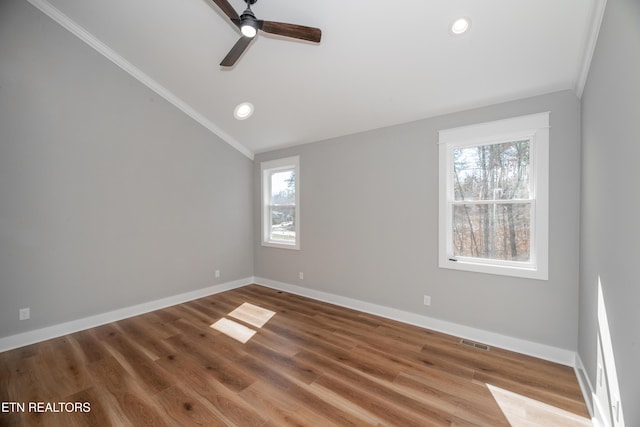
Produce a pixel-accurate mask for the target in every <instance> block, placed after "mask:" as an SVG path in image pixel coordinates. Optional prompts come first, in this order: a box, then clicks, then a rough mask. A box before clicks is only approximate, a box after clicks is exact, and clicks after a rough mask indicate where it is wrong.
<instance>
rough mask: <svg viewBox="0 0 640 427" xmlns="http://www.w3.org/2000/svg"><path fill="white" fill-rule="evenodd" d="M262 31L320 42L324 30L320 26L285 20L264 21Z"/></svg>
mask: <svg viewBox="0 0 640 427" xmlns="http://www.w3.org/2000/svg"><path fill="white" fill-rule="evenodd" d="M262 31H264V32H265V33H271V34H277V35H280V36H285V37H291V38H294V39H300V40H307V41H310V42H316V43H320V38H321V37H322V31H321V30H320V28H313V27H305V26H303V25H295V24H285V23H283V22H273V21H264V22H263V23H262Z"/></svg>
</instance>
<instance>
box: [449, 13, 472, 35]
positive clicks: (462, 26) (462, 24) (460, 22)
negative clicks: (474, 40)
mask: <svg viewBox="0 0 640 427" xmlns="http://www.w3.org/2000/svg"><path fill="white" fill-rule="evenodd" d="M469 28H471V19H469V18H466V17H462V18H457V19H455V20H454V21H453V23H451V26H450V27H449V32H450V33H451V34H452V35H454V36H459V35H461V34H464V33H465V32H467V31H469Z"/></svg>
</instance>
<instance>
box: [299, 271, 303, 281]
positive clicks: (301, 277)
mask: <svg viewBox="0 0 640 427" xmlns="http://www.w3.org/2000/svg"><path fill="white" fill-rule="evenodd" d="M300 280H304V273H303V272H302V271H301V272H300Z"/></svg>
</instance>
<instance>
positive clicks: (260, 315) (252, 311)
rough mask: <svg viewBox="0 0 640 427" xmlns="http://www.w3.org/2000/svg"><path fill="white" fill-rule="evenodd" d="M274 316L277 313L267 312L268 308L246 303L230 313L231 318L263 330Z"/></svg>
mask: <svg viewBox="0 0 640 427" xmlns="http://www.w3.org/2000/svg"><path fill="white" fill-rule="evenodd" d="M274 314H276V312H275V311H271V310H267V309H266V308H262V307H258V306H257V305H253V304H251V303H248V302H245V303H243V304H242V305H241V306H240V307H238V308H236V309H235V310H233V311H232V312H231V313H229V316H231V317H233V318H234V319H238V320H242V321H243V322H245V323H248V324H249V325H252V326H255V327H256V328H262V326H264V324H265V323H267V322H268V321H269V319H271V318H272V317H273V315H274Z"/></svg>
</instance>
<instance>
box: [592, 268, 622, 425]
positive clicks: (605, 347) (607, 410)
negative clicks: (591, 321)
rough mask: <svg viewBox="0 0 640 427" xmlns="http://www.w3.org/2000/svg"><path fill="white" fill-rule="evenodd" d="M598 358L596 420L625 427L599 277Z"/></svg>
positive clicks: (595, 399) (594, 397)
mask: <svg viewBox="0 0 640 427" xmlns="http://www.w3.org/2000/svg"><path fill="white" fill-rule="evenodd" d="M597 342H598V344H597V345H598V348H597V353H598V358H597V363H598V366H597V374H596V375H597V377H596V390H595V393H594V395H593V402H594V412H596V415H597V414H599V416H596V418H598V419H601V420H603V421H604V422H605V423H607V424H606V425H608V426H612V427H624V425H625V424H624V414H623V412H622V402H621V399H620V387H619V386H618V373H617V371H616V362H615V358H614V355H613V345H612V343H611V332H610V331H609V321H608V319H607V307H606V305H605V302H604V294H603V293H602V281H601V279H600V276H598V336H597Z"/></svg>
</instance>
